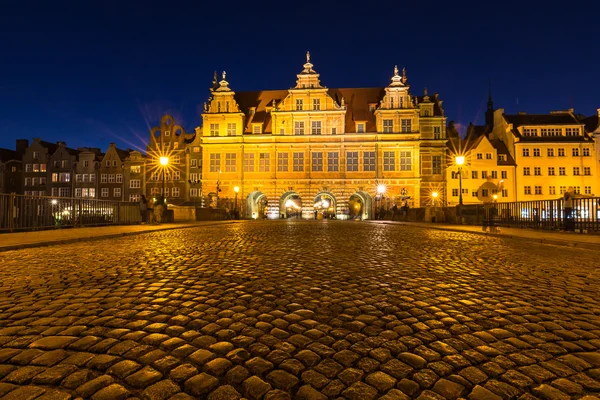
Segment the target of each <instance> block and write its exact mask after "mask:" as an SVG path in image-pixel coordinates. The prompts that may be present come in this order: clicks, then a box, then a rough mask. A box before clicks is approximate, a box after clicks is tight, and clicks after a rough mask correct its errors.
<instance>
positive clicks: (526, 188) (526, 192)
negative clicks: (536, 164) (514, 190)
mask: <svg viewBox="0 0 600 400" xmlns="http://www.w3.org/2000/svg"><path fill="white" fill-rule="evenodd" d="M525 194H531V186H525Z"/></svg>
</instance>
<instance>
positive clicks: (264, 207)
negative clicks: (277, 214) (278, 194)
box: [246, 191, 269, 219]
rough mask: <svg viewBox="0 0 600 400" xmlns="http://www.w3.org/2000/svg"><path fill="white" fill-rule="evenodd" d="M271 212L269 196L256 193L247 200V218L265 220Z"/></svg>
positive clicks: (249, 195) (252, 193) (251, 194)
mask: <svg viewBox="0 0 600 400" xmlns="http://www.w3.org/2000/svg"><path fill="white" fill-rule="evenodd" d="M268 210H269V207H268V201H267V196H266V195H265V194H264V193H263V192H258V191H254V192H251V193H250V194H248V197H247V198H246V218H252V219H265V218H267V212H268Z"/></svg>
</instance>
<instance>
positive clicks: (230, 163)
mask: <svg viewBox="0 0 600 400" xmlns="http://www.w3.org/2000/svg"><path fill="white" fill-rule="evenodd" d="M235 156H236V154H235V153H225V172H236V157H235ZM177 172H179V171H177Z"/></svg>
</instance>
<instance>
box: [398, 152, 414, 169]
mask: <svg viewBox="0 0 600 400" xmlns="http://www.w3.org/2000/svg"><path fill="white" fill-rule="evenodd" d="M411 170H412V153H411V152H410V151H401V152H400V171H411Z"/></svg>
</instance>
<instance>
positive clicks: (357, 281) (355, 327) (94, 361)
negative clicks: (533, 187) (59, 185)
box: [0, 221, 600, 400]
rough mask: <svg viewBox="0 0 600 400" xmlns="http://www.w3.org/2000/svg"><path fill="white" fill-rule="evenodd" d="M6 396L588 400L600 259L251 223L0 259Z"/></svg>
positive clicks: (426, 233) (596, 378) (595, 351)
mask: <svg viewBox="0 0 600 400" xmlns="http://www.w3.org/2000/svg"><path fill="white" fill-rule="evenodd" d="M0 265H1V266H2V268H1V269H0V278H1V283H0V398H2V399H34V398H35V399H40V400H42V399H43V400H50V399H59V400H62V399H76V398H91V399H93V400H105V399H106V400H120V399H131V398H141V399H170V400H183V399H192V398H208V399H210V400H225V399H227V400H229V399H240V398H247V399H261V398H262V399H270V400H275V399H289V398H295V399H326V398H340V399H350V400H352V399H361V400H363V399H366V400H368V399H376V398H381V399H410V398H418V399H457V398H467V399H492V400H493V399H512V398H520V399H535V398H540V399H570V398H572V399H577V398H584V399H597V398H598V397H594V396H597V395H598V394H599V393H600V351H599V349H600V263H599V262H598V254H597V253H595V252H593V251H590V250H578V249H570V248H564V247H555V246H549V245H541V244H532V243H531V242H526V243H520V242H518V241H516V240H504V239H500V238H495V237H485V236H481V235H473V234H468V233H454V232H442V231H434V230H427V229H422V228H415V227H407V226H398V225H377V224H366V223H359V222H349V221H347V222H344V221H329V222H316V221H315V222H286V221H266V222H256V221H253V222H244V223H240V224H235V225H227V226H212V227H201V228H193V229H182V230H171V231H163V232H155V233H150V234H144V235H139V236H130V237H124V238H118V239H107V240H100V241H94V242H89V243H85V242H84V243H75V244H68V245H61V246H50V247H43V248H36V249H27V250H19V251H10V252H5V253H1V254H0Z"/></svg>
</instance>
